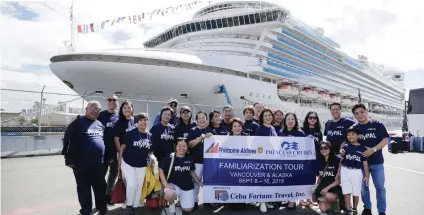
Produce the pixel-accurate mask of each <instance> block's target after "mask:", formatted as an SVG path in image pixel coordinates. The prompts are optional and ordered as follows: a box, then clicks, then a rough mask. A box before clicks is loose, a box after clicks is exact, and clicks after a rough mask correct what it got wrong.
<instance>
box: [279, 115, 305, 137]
mask: <svg viewBox="0 0 424 215" xmlns="http://www.w3.org/2000/svg"><path fill="white" fill-rule="evenodd" d="M283 126H284V127H283V129H282V130H281V133H280V134H279V136H282V137H304V136H305V133H303V131H302V130H300V129H299V121H298V120H297V116H296V114H294V113H287V114H286V116H284V120H283Z"/></svg>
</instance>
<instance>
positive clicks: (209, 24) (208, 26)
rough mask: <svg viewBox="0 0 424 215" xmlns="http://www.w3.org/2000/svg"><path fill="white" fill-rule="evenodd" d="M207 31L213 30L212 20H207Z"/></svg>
mask: <svg viewBox="0 0 424 215" xmlns="http://www.w3.org/2000/svg"><path fill="white" fill-rule="evenodd" d="M206 29H208V30H210V29H212V26H211V21H210V20H207V21H206Z"/></svg>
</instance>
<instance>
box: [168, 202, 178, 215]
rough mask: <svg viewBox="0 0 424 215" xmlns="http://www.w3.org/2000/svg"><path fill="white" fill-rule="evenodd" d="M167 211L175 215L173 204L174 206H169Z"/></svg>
mask: <svg viewBox="0 0 424 215" xmlns="http://www.w3.org/2000/svg"><path fill="white" fill-rule="evenodd" d="M168 210H169V212H170V213H172V214H175V212H176V210H175V203H174V204H169V207H168Z"/></svg>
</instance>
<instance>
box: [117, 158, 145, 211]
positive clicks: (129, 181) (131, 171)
mask: <svg viewBox="0 0 424 215" xmlns="http://www.w3.org/2000/svg"><path fill="white" fill-rule="evenodd" d="M121 170H122V175H123V177H124V179H125V186H126V192H127V193H126V197H127V198H126V201H125V204H126V205H127V206H133V207H139V206H140V198H141V190H142V189H143V183H144V177H145V176H146V167H141V168H138V167H132V166H130V165H128V164H127V163H125V161H124V160H123V159H122V164H121Z"/></svg>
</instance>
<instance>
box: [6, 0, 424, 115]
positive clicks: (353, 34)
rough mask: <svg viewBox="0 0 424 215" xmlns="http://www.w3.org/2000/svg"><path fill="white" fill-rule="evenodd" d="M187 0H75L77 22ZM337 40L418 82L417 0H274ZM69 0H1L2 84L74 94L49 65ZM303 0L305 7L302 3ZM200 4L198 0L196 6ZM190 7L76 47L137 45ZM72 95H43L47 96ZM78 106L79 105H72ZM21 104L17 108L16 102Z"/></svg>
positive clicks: (423, 22) (422, 48)
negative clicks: (148, 0) (44, 0)
mask: <svg viewBox="0 0 424 215" xmlns="http://www.w3.org/2000/svg"><path fill="white" fill-rule="evenodd" d="M186 2H190V1H181V0H176V1H174V0H173V1H171V0H162V1H152V2H149V4H146V3H145V1H129V0H123V1H115V0H114V1H98V0H93V1H86V0H76V1H75V4H74V15H75V17H76V23H77V24H82V23H91V22H96V23H100V22H101V21H102V20H106V19H109V18H115V17H119V16H126V15H132V14H139V13H141V12H149V11H152V10H154V9H156V8H163V7H167V6H173V5H176V4H180V3H186ZM271 2H273V3H277V4H280V5H281V6H283V7H285V8H286V9H288V10H290V11H291V12H292V13H293V14H294V15H295V16H297V17H298V18H300V19H302V20H304V21H305V22H306V23H308V24H310V25H311V26H314V27H318V26H319V27H323V28H324V29H325V34H326V35H327V36H329V37H331V38H332V39H334V40H335V41H337V42H338V43H339V44H340V45H341V47H342V50H343V51H345V52H347V53H348V54H350V55H351V56H356V55H358V54H363V55H366V56H367V57H368V58H369V59H370V60H371V61H374V62H376V63H380V64H385V65H388V66H390V67H395V68H397V69H399V70H401V71H405V72H406V73H405V74H406V75H405V81H404V83H405V87H406V88H407V89H411V88H418V87H424V81H423V80H424V61H423V60H422V59H424V43H423V42H422V38H424V28H421V27H418V26H424V16H423V15H422V13H421V9H420V7H416V5H417V3H419V2H418V0H403V1H397V0H373V1H368V0H357V1H339V0H313V1H312V0H273V1H271ZM70 5H71V1H70V0H63V1H58V0H56V1H48V2H34V1H28V2H16V1H14V2H2V3H1V13H2V19H1V25H2V26H1V27H2V29H8V30H7V32H6V33H4V32H5V31H3V32H2V35H1V41H0V47H1V50H2V52H1V61H0V64H1V70H2V78H1V84H2V87H3V88H13V89H24V90H35V91H40V90H41V88H42V86H43V85H47V87H46V91H50V92H52V91H54V92H63V93H73V92H72V91H71V90H69V89H68V88H67V87H65V86H64V85H63V84H62V82H61V81H60V80H59V79H58V78H56V77H55V76H54V75H53V74H52V73H51V72H50V70H49V68H48V64H49V59H50V57H51V56H53V55H55V54H57V53H60V52H63V51H64V50H65V49H64V45H63V41H65V40H69V38H70V22H69V8H70ZM305 5H308V7H305ZM197 9H200V7H197ZM195 11H196V9H194V10H189V11H186V10H182V11H180V12H178V13H176V14H173V15H171V16H167V17H157V18H155V19H152V20H150V21H146V22H142V23H139V24H128V23H127V24H122V25H119V26H118V25H115V27H106V28H105V29H103V30H102V31H99V32H97V33H91V34H85V35H81V34H79V35H78V36H77V38H76V42H77V44H76V45H77V46H76V49H77V51H86V50H98V49H110V48H139V47H142V43H143V42H144V41H145V40H147V39H148V38H150V37H152V36H154V35H156V34H158V33H159V32H160V31H162V30H164V29H165V28H167V27H171V26H172V25H175V24H177V23H180V22H183V21H187V20H189V19H190V18H191V16H192V14H193V13H194V12H195ZM1 95H2V99H1V104H2V108H4V109H6V110H10V111H19V110H20V109H22V108H29V107H31V106H32V104H33V103H34V101H36V100H38V99H39V95H37V94H30V93H11V92H6V91H2V93H1ZM72 98H73V97H64V96H61V97H59V96H51V95H50V96H49V98H48V99H47V100H48V102H50V103H57V102H58V101H64V100H65V101H66V100H69V99H72ZM77 105H78V106H80V105H79V104H77ZM21 107H22V108H21Z"/></svg>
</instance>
